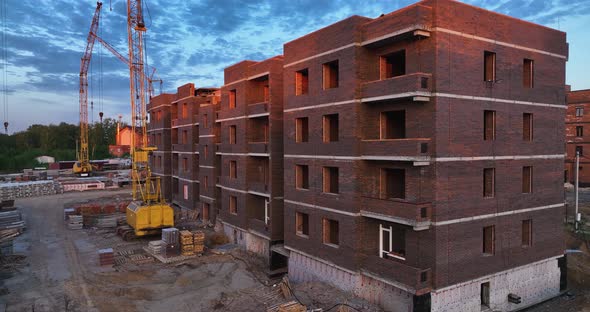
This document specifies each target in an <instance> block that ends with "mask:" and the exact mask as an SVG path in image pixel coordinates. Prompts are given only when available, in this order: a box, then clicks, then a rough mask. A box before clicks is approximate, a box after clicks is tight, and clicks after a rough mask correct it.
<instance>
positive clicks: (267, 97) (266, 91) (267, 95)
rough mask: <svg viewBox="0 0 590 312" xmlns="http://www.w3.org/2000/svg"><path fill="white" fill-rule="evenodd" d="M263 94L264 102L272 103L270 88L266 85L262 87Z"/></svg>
mask: <svg viewBox="0 0 590 312" xmlns="http://www.w3.org/2000/svg"><path fill="white" fill-rule="evenodd" d="M262 92H263V93H264V102H269V101H270V87H269V86H268V85H264V86H263V87H262Z"/></svg>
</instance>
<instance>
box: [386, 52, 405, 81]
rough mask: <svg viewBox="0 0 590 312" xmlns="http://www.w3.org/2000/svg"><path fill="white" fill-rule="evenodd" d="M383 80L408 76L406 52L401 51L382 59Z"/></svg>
mask: <svg viewBox="0 0 590 312" xmlns="http://www.w3.org/2000/svg"><path fill="white" fill-rule="evenodd" d="M380 68H381V70H380V71H381V80H383V79H388V78H393V77H398V76H403V75H405V74H406V50H401V51H397V52H393V53H391V54H387V55H384V56H382V57H381V64H380Z"/></svg>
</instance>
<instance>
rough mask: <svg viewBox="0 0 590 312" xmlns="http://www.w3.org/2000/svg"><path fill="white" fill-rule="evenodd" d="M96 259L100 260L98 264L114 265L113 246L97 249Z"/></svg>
mask: <svg viewBox="0 0 590 312" xmlns="http://www.w3.org/2000/svg"><path fill="white" fill-rule="evenodd" d="M98 260H99V262H100V266H105V265H111V266H112V265H114V264H115V256H114V255H113V248H106V249H99V250H98Z"/></svg>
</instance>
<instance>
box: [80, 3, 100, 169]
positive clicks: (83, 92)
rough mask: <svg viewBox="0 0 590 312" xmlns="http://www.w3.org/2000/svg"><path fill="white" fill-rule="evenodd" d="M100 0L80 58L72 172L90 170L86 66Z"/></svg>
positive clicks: (98, 16)
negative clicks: (77, 130) (76, 145)
mask: <svg viewBox="0 0 590 312" xmlns="http://www.w3.org/2000/svg"><path fill="white" fill-rule="evenodd" d="M101 8H102V2H97V3H96V10H95V11H94V16H93V18H92V23H91V24H90V31H89V32H88V37H87V39H86V50H85V51H84V55H83V56H82V59H81V60H80V94H79V100H80V149H79V151H78V155H77V156H78V161H77V162H76V163H75V164H74V168H73V171H74V173H81V174H88V173H90V172H91V171H92V166H91V165H90V159H89V155H88V68H89V67H90V61H91V60H92V49H93V48H94V41H95V38H96V36H94V35H93V34H95V33H96V32H97V30H98V23H99V21H100V9H101Z"/></svg>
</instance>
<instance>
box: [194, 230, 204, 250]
mask: <svg viewBox="0 0 590 312" xmlns="http://www.w3.org/2000/svg"><path fill="white" fill-rule="evenodd" d="M193 245H194V252H195V254H197V255H202V254H203V251H204V250H205V232H203V231H195V232H193Z"/></svg>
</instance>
